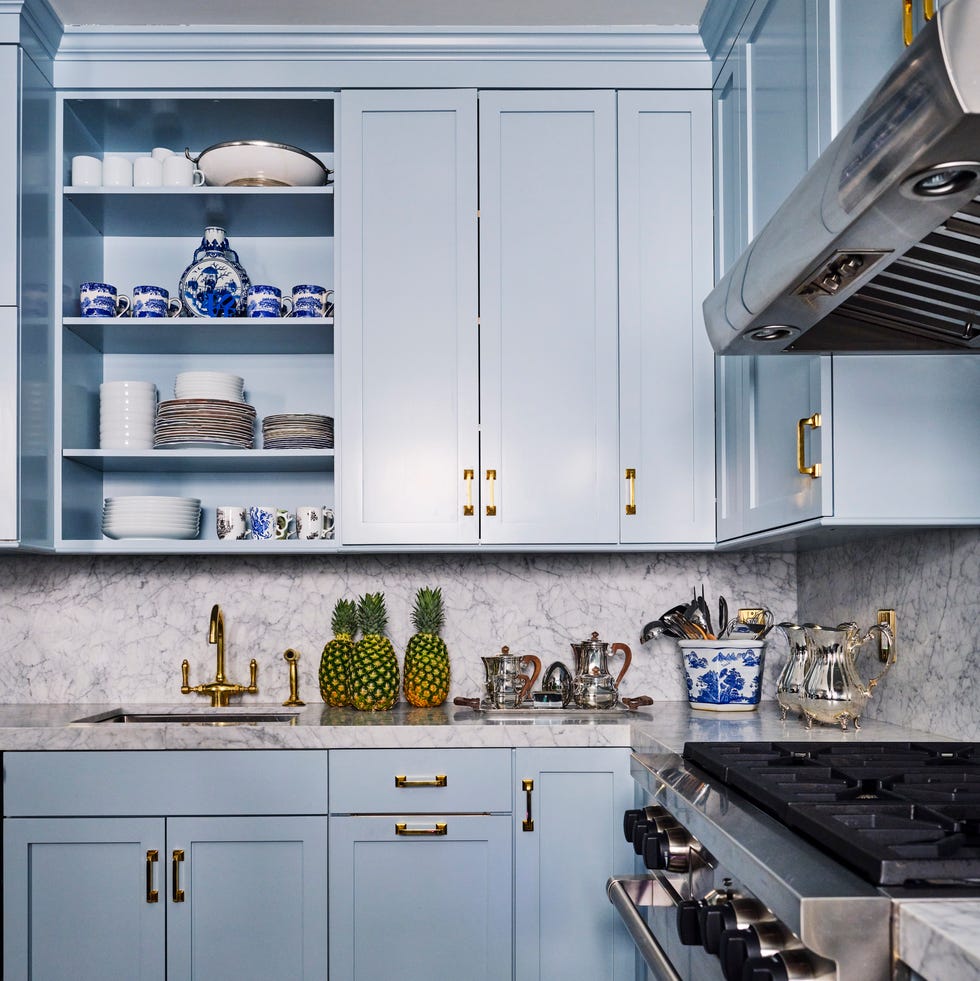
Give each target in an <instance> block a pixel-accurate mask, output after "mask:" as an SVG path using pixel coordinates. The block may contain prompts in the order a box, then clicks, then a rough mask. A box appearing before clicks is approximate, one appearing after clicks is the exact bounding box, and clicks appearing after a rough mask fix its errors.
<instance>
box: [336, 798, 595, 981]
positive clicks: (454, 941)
mask: <svg viewBox="0 0 980 981" xmlns="http://www.w3.org/2000/svg"><path fill="white" fill-rule="evenodd" d="M510 822H511V817H510V815H509V814H507V815H458V814H448V815H432V814H426V815H422V816H419V815H414V816H399V815H387V816H383V817H376V816H370V817H358V816H351V817H332V818H331V819H330V978H331V981H354V979H356V981H391V979H393V978H397V979H398V981H416V979H418V981H435V979H444V978H445V979H448V978H454V979H455V978H465V979H466V981H483V979H486V981H509V979H511V978H512V976H513V975H512V971H513V950H512V928H511V883H512V879H511V859H512V855H511V824H510ZM585 976H586V975H569V977H585Z"/></svg>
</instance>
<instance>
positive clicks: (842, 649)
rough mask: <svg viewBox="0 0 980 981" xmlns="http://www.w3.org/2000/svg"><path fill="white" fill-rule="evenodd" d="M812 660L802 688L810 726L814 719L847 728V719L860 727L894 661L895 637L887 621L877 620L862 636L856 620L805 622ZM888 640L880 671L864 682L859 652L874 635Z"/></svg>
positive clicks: (806, 715) (806, 717) (801, 707)
mask: <svg viewBox="0 0 980 981" xmlns="http://www.w3.org/2000/svg"><path fill="white" fill-rule="evenodd" d="M803 629H804V630H805V631H806V636H807V640H808V642H809V646H810V653H811V663H810V667H809V669H808V670H807V672H806V677H805V678H804V679H803V687H802V689H801V691H800V696H799V697H800V710H801V711H802V713H803V717H804V718H805V719H806V727H807V729H810V728H811V727H812V726H813V723H814V721H816V722H826V723H828V724H833V723H835V722H836V723H837V724H838V725H839V726H840V727H841V729H842V730H844V731H845V732H846V731H847V724H848V721H853V722H854V728H855V729H860V728H861V713H862V712H863V711H864V708H865V706H866V705H867V704H868V699H869V698H871V692H872V691H873V690H874V687H875V685H877V684H878V682H879V681H881V679H882V678H883V677H884V676H885V674H886V673H887V671H888V669H889V668H890V667H891V666H892V665H893V664H894V663H895V643H894V641H895V638H894V637H893V636H892V632H891V630H890V629H889V628H888V626H887V624H884V623H876V624H874V625H873V626H871V627H869V628H868V630H867V632H866V633H865V634H864V635H863V636H862V634H861V631H860V629H859V627H858V625H857V624H856V623H842V624H839V625H838V626H836V627H821V626H819V625H818V624H816V623H807V624H804V627H803ZM876 635H877V636H878V637H880V638H882V639H883V640H884V641H885V645H886V647H887V654H886V660H885V666H884V668H883V669H882V671H881V673H880V674H878V675H876V676H875V677H874V678H872V679H871V680H870V681H868V682H867V683H865V682H864V681H862V680H861V676H860V674H858V670H857V666H856V665H855V663H854V662H855V657H856V654H857V651H858V650H859V649H860V648H861V647H862V646H863V645H864V644H866V643H867V642H868V641H869V640H870V639H871V638H872V637H873V636H876Z"/></svg>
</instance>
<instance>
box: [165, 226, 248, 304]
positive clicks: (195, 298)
mask: <svg viewBox="0 0 980 981" xmlns="http://www.w3.org/2000/svg"><path fill="white" fill-rule="evenodd" d="M248 287H249V279H248V273H246V272H245V269H244V267H243V266H242V264H241V262H240V261H239V259H238V253H237V252H235V251H234V249H232V248H231V247H230V246H229V245H228V239H227V238H226V237H225V230H224V229H223V228H218V227H216V226H210V227H208V228H205V229H204V237H203V238H202V239H201V244H200V246H199V247H198V248H197V249H196V250H195V252H194V258H193V259H192V260H191V264H190V265H189V266H188V267H187V268H186V269H185V270H184V272H183V275H181V277H180V299H181V303H182V304H183V308H184V312H185V313H186V314H187V315H188V316H191V317H241V316H243V315H244V313H245V296H246V294H247V292H248Z"/></svg>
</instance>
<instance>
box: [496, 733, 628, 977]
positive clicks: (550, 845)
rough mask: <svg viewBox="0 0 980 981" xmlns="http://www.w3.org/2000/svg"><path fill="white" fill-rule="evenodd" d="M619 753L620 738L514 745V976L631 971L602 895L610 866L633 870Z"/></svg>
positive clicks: (621, 934) (616, 871)
mask: <svg viewBox="0 0 980 981" xmlns="http://www.w3.org/2000/svg"><path fill="white" fill-rule="evenodd" d="M629 760H630V752H629V750H628V749H626V748H625V747H623V748H617V749H518V750H516V753H515V761H516V770H515V773H514V776H515V779H516V786H515V794H516V796H515V806H514V859H515V870H516V871H515V881H514V886H515V891H514V895H515V909H514V922H515V924H516V931H517V934H516V937H515V944H514V949H515V958H516V961H515V964H516V970H515V972H514V977H515V978H516V981H550V979H553V978H596V979H598V978H602V979H604V981H633V977H634V970H635V965H634V956H635V948H634V947H633V943H632V940H631V939H630V936H629V933H628V932H627V930H626V927H625V926H623V923H622V921H621V920H620V919H619V917H618V916H617V914H616V910H615V908H614V907H613V906H612V904H611V903H610V902H609V900H608V899H607V898H606V881H607V880H608V878H609V877H610V876H612V875H629V874H631V873H632V872H633V871H634V869H633V852H632V849H630V848H628V847H624V844H625V842H624V841H623V812H624V811H625V810H627V808H630V807H632V806H633V795H634V787H635V784H634V783H633V779H632V777H631V776H630V767H629ZM528 781H530V782H531V786H530V788H528V784H527V782H528ZM525 788H527V789H525ZM528 811H530V814H529V813H528ZM529 817H530V822H529V821H528V818H529Z"/></svg>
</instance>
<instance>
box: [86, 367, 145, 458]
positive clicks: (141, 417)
mask: <svg viewBox="0 0 980 981" xmlns="http://www.w3.org/2000/svg"><path fill="white" fill-rule="evenodd" d="M156 413H157V387H156V385H154V384H153V382H145V381H112V382H103V383H102V384H101V385H100V386H99V446H101V447H102V449H104V450H150V449H153V424H154V422H155V421H156Z"/></svg>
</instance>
